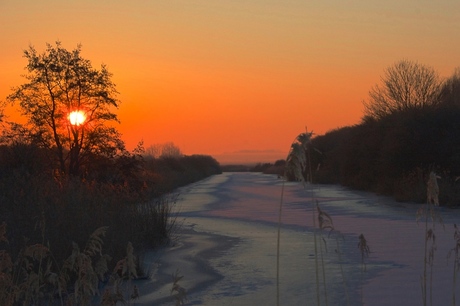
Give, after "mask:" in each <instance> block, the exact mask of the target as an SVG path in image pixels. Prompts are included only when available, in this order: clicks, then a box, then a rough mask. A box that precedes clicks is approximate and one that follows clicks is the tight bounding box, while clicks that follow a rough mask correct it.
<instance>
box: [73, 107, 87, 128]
mask: <svg viewBox="0 0 460 306" xmlns="http://www.w3.org/2000/svg"><path fill="white" fill-rule="evenodd" d="M85 120H86V116H85V113H84V112H82V111H80V110H78V111H73V112H71V113H70V114H69V121H70V124H72V125H77V126H78V125H82V124H83V123H84V122H85Z"/></svg>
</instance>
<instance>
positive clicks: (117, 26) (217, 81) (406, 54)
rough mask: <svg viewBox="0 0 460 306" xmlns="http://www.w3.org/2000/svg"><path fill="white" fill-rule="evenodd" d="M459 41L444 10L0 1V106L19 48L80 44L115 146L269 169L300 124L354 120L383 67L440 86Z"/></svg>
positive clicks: (449, 11) (394, 4) (450, 2)
mask: <svg viewBox="0 0 460 306" xmlns="http://www.w3.org/2000/svg"><path fill="white" fill-rule="evenodd" d="M459 38H460V1H458V0H439V1H434V0H396V1H395V0H386V1H381V0H379V1H374V0H365V1H364V0H362V1H357V0H314V1H308V0H252V1H251V0H246V1H244V0H209V1H204V0H201V1H199V0H178V1H174V0H167V1H155V0H150V1H147V0H144V1H141V0H130V1H127V0H126V1H121V0H110V1H109V0H105V1H94V0H78V1H77V0H75V1H71V0H67V1H63V0H41V1H36V0H22V1H21V0H0V100H5V98H6V96H7V95H8V94H9V93H10V92H11V87H13V86H18V85H20V84H22V83H24V79H22V78H21V77H20V75H21V74H23V73H24V67H25V65H26V60H25V58H23V57H22V51H23V50H24V49H27V48H28V46H29V45H33V46H34V47H35V48H36V49H37V50H38V51H40V52H42V51H44V50H45V47H46V46H45V44H46V43H47V42H48V43H54V42H55V41H56V40H60V41H61V42H62V45H63V46H64V47H65V48H67V49H69V50H72V49H74V48H75V47H76V46H77V44H80V43H81V44H82V46H83V49H82V56H83V57H84V58H87V59H89V60H91V62H92V64H93V66H94V67H99V66H100V64H102V63H104V64H106V65H107V66H108V69H109V71H110V72H112V73H113V81H114V82H115V84H117V90H118V91H119V92H120V96H119V98H120V100H121V102H122V104H121V105H120V109H119V111H118V114H119V118H120V120H121V124H120V125H119V127H118V129H119V131H120V132H121V133H122V134H123V139H124V140H125V142H126V144H127V147H128V149H132V148H133V147H134V146H135V145H136V144H137V142H139V141H140V140H144V143H145V146H146V147H148V146H149V145H150V144H156V143H164V142H170V141H172V142H174V143H175V144H176V145H177V146H179V147H180V148H181V149H182V151H183V153H185V154H209V155H213V156H215V157H216V158H218V159H219V158H221V160H224V157H226V158H232V156H233V157H234V158H236V157H237V156H238V157H240V158H242V159H243V160H244V159H246V160H248V161H249V159H255V160H257V159H269V160H271V159H273V161H274V158H283V157H285V155H286V154H287V151H288V149H289V146H290V144H291V142H292V141H293V139H294V138H295V136H296V135H297V134H298V133H300V132H303V131H304V130H305V126H307V127H308V129H309V130H313V131H314V132H315V133H316V134H324V133H325V132H326V131H328V130H331V129H334V128H337V127H342V126H346V125H353V124H356V123H359V121H360V118H361V116H362V110H363V107H362V101H363V100H364V99H367V95H368V91H369V89H370V88H371V87H372V86H373V85H374V84H376V83H378V82H379V80H380V76H381V75H382V73H383V70H384V69H385V68H386V67H388V66H390V65H392V64H394V63H395V62H396V61H399V60H401V59H409V60H413V61H418V62H420V63H422V64H426V65H429V66H432V67H433V68H435V69H436V70H437V71H438V72H439V73H440V75H441V76H443V77H448V76H450V75H451V74H452V73H453V71H454V69H455V68H456V67H459V66H460V39H459ZM10 113H11V114H12V117H14V112H13V111H10ZM235 152H236V153H235ZM263 156H264V157H263Z"/></svg>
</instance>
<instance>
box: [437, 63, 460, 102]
mask: <svg viewBox="0 0 460 306" xmlns="http://www.w3.org/2000/svg"><path fill="white" fill-rule="evenodd" d="M440 100H441V103H442V104H443V105H444V106H460V68H457V69H455V71H454V73H453V74H452V76H451V77H450V78H448V79H447V80H446V81H445V82H444V84H443V85H442V89H441V93H440Z"/></svg>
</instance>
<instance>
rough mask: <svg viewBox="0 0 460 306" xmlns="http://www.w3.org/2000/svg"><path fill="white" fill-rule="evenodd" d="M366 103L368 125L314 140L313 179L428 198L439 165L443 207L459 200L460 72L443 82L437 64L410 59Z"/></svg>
mask: <svg viewBox="0 0 460 306" xmlns="http://www.w3.org/2000/svg"><path fill="white" fill-rule="evenodd" d="M365 106H366V112H365V116H364V117H363V120H362V122H361V123H360V124H357V125H354V126H348V127H343V128H339V129H336V130H333V131H330V132H328V133H326V134H325V135H321V136H316V137H314V138H313V139H312V141H311V143H310V148H309V152H310V157H309V158H310V159H311V165H312V170H313V182H316V183H338V184H342V185H344V186H348V187H351V188H354V189H360V190H367V191H372V192H376V193H379V194H384V195H390V196H393V197H394V198H395V199H397V200H400V201H415V202H420V203H422V202H425V201H426V182H427V180H428V175H429V173H430V172H431V171H434V172H435V173H436V174H437V175H438V176H439V177H440V179H438V184H439V201H440V203H441V205H447V206H459V205H460V181H459V180H458V178H459V176H460V136H459V135H460V71H459V70H457V71H456V72H455V73H454V75H453V76H452V77H450V78H448V79H447V80H445V81H440V80H438V77H437V75H436V74H435V72H434V71H433V70H430V69H428V68H426V67H425V66H421V65H419V64H414V63H412V62H408V61H402V62H400V63H397V64H396V65H395V66H393V67H390V68H389V69H388V70H387V71H386V74H385V77H384V78H383V85H381V86H376V87H374V88H373V89H372V90H371V92H370V99H369V101H367V102H365Z"/></svg>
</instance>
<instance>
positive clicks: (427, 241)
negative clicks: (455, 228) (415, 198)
mask: <svg viewBox="0 0 460 306" xmlns="http://www.w3.org/2000/svg"><path fill="white" fill-rule="evenodd" d="M438 178H440V177H439V176H437V175H436V173H434V172H433V171H431V172H430V175H429V179H428V182H427V201H426V204H425V205H423V206H422V207H420V208H419V209H418V210H417V213H416V220H417V223H418V222H419V220H420V219H423V220H424V223H425V237H424V258H423V274H422V275H421V276H420V285H421V292H422V302H423V306H426V305H427V303H428V291H429V293H430V295H429V303H430V305H433V263H434V255H435V252H436V249H437V247H436V234H435V227H436V223H439V224H441V225H442V226H443V227H444V223H443V220H442V217H441V215H440V214H439V213H438V212H437V210H436V207H437V206H439V187H438V183H437V179H438ZM429 220H430V221H431V222H429ZM428 274H429V275H428ZM428 282H429V283H428Z"/></svg>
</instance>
